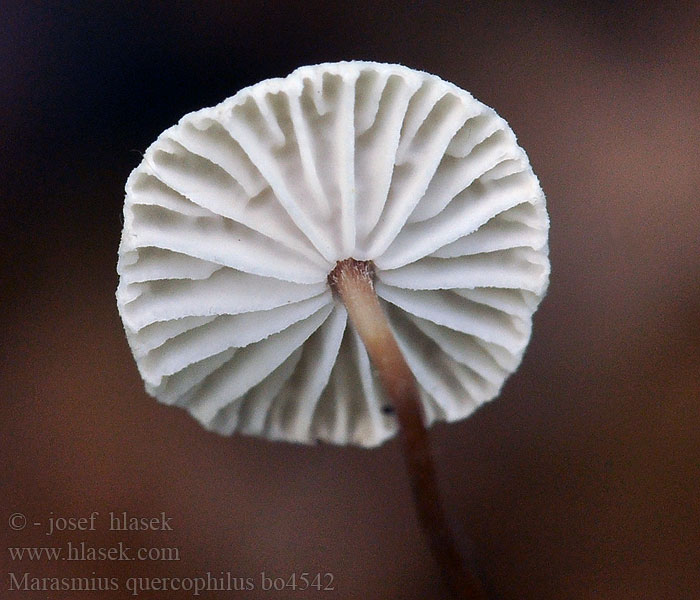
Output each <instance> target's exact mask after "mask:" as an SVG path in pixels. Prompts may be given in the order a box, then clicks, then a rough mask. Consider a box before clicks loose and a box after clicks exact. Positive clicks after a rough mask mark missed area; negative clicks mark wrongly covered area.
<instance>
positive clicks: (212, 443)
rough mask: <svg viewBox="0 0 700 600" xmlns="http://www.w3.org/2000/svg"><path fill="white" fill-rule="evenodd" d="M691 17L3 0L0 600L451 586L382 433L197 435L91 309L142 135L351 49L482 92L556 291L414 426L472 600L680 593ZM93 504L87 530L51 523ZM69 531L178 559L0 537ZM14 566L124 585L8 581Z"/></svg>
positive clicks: (101, 296)
mask: <svg viewBox="0 0 700 600" xmlns="http://www.w3.org/2000/svg"><path fill="white" fill-rule="evenodd" d="M699 24H700V7H699V5H698V4H697V3H694V2H691V3H687V4H683V3H682V2H675V3H672V4H671V3H653V2H615V3H612V2H603V1H601V0H594V1H587V2H585V3H584V2H580V3H577V2H573V3H561V4H560V3H551V4H546V3H540V2H535V3H508V2H503V3H502V2H497V3H471V2H456V1H454V2H450V1H445V2H440V3H437V2H435V3H428V2H411V3H406V4H404V3H397V2H388V1H382V0H375V1H374V2H369V1H367V0H354V1H353V2H347V3H333V2H330V3H329V2H317V1H315V0H312V1H307V2H304V3H301V2H298V3H297V2H277V3H262V2H214V1H205V2H196V3H194V2H193V3H185V2H172V3H159V2H133V3H127V2H114V3H110V2H80V1H76V2H67V3H59V2H24V1H16V0H5V1H4V2H3V3H2V9H1V10H0V207H1V212H0V219H1V220H0V248H1V251H0V273H1V275H0V286H1V288H0V294H1V298H0V301H1V303H2V304H1V306H2V310H1V311H0V373H1V379H0V419H1V421H0V440H1V441H0V453H1V456H2V460H1V461H0V500H1V506H2V515H0V516H1V518H0V539H1V540H2V544H0V570H1V571H2V573H1V574H2V582H1V583H0V589H2V592H0V596H2V597H3V598H9V599H14V598H39V597H42V598H43V597H46V598H51V599H59V600H62V599H73V598H88V597H103V596H104V597H109V598H128V597H133V596H131V595H130V593H129V592H128V591H126V590H125V589H124V587H125V585H126V580H127V578H128V577H194V576H201V575H203V574H205V573H206V572H211V573H212V574H214V575H218V574H219V573H220V572H222V571H223V572H230V573H231V574H232V575H233V576H234V577H243V578H246V577H252V578H253V580H254V581H255V584H256V588H257V589H256V590H253V591H247V592H241V593H238V594H237V593H231V594H228V595H225V594H216V593H213V592H212V593H209V594H203V596H202V597H212V598H213V597H229V596H230V597H238V596H240V597H245V598H251V599H253V598H267V597H271V596H272V597H280V598H293V597H315V596H322V597H336V598H363V599H364V600H371V599H386V598H405V599H413V598H415V599H424V600H431V599H438V598H445V597H446V590H445V589H444V588H443V587H442V583H441V582H440V580H439V577H438V571H437V568H436V566H435V564H434V562H433V560H432V558H431V556H430V554H429V552H428V549H427V546H426V543H425V541H424V539H423V537H422V536H421V532H420V531H419V529H418V524H417V521H416V517H415V515H414V511H413V506H412V503H411V497H410V490H409V487H408V481H407V477H406V474H405V472H404V470H403V464H402V461H401V456H400V454H399V450H398V445H397V443H396V442H395V441H392V442H389V443H387V444H385V445H384V446H382V447H381V448H379V449H377V450H373V451H366V450H360V449H352V448H351V449H342V448H341V449H339V448H334V447H326V446H321V447H313V448H310V447H298V446H294V445H288V444H272V443H267V442H264V441H258V440H253V439H247V438H243V437H233V438H221V437H218V436H216V435H214V434H210V433H207V432H205V431H204V430H203V429H202V428H201V427H200V426H199V425H198V424H197V423H196V422H195V421H194V420H193V419H191V418H190V417H189V416H187V415H186V413H184V412H183V411H180V410H177V409H172V408H167V407H164V406H161V405H159V404H157V403H156V402H155V401H154V400H153V399H151V398H149V397H148V396H147V395H146V393H145V392H144V390H143V386H142V383H141V380H140V378H139V375H138V372H137V370H136V367H135V365H134V362H133V360H132V358H131V355H130V352H129V349H128V347H127V344H126V340H125V338H124V335H123V331H122V327H121V323H120V320H119V318H118V315H117V310H116V306H115V300H114V290H115V288H116V285H117V276H116V272H115V263H116V253H117V246H118V243H119V236H120V231H121V223H120V218H121V210H122V202H123V185H124V182H125V180H126V178H127V176H128V174H129V172H130V171H131V170H132V169H133V168H134V167H135V166H136V165H137V164H138V163H139V162H140V158H141V157H140V153H141V152H142V151H143V150H144V149H145V148H146V147H147V146H148V145H149V144H150V143H151V142H152V141H153V140H154V139H155V138H156V136H157V135H158V134H159V133H160V132H161V131H162V130H163V129H165V128H166V127H168V126H170V125H172V124H174V123H175V122H176V121H177V120H178V119H179V118H180V117H181V116H182V115H183V114H185V113H187V112H189V111H191V110H194V109H198V108H201V107H204V106H209V105H213V104H216V103H217V102H219V101H221V100H223V99H224V98H226V97H227V96H230V95H232V94H233V93H234V92H236V91H237V90H238V89H240V88H241V87H243V86H246V85H250V84H253V83H255V82H257V81H259V80H261V79H265V78H268V77H272V76H284V75H286V74H288V73H289V72H290V71H292V70H293V69H294V68H296V67H297V66H300V65H302V64H311V63H316V62H323V61H332V60H341V59H352V58H355V59H370V60H379V61H385V62H400V63H403V64H406V65H408V66H410V67H414V68H419V69H423V70H426V71H429V72H432V73H435V74H437V75H439V76H441V77H443V78H444V79H447V80H450V81H452V82H454V83H456V84H457V85H459V86H460V87H463V88H465V89H467V90H469V91H470V92H472V93H473V94H474V95H475V96H476V97H477V98H478V99H480V100H481V101H483V102H484V103H486V104H488V105H490V106H492V107H494V108H495V109H496V110H497V111H498V112H499V113H500V114H501V115H502V116H503V117H505V118H506V119H507V120H508V121H509V122H510V124H511V126H512V127H513V129H514V130H515V132H516V134H517V135H518V137H519V140H520V143H521V144H522V146H523V147H524V148H525V149H526V150H527V152H528V154H529V155H530V158H531V161H532V164H533V166H534V169H535V172H536V173H537V174H538V176H539V177H540V180H541V182H542V185H543V188H544V190H545V192H546V194H547V198H548V206H549V211H550V216H551V222H552V229H551V259H552V280H551V287H550V291H549V294H548V296H547V297H546V299H545V301H544V303H543V304H542V306H541V308H540V310H539V312H538V313H537V315H536V319H535V327H534V336H533V339H532V342H531V345H530V347H529V349H528V352H527V354H526V356H525V360H524V363H523V365H522V367H521V369H520V370H519V371H518V372H517V373H516V374H515V375H514V376H513V377H512V378H511V379H510V380H509V381H508V383H507V384H506V387H505V389H504V391H503V394H502V396H501V397H500V398H499V399H497V400H495V401H494V402H492V403H490V404H489V405H487V406H484V407H483V408H482V409H480V410H479V411H478V412H477V413H476V414H475V415H474V416H473V417H472V418H470V419H468V420H467V421H464V422H461V423H458V424H454V425H451V426H445V425H439V426H436V427H434V428H433V429H432V430H431V435H432V439H433V441H434V445H435V454H436V457H437V460H438V468H439V470H440V482H441V488H442V490H443V494H444V499H445V507H446V510H447V512H448V514H449V518H450V521H451V523H452V526H453V528H454V529H455V531H456V532H457V533H458V535H459V538H460V541H461V543H462V544H463V550H464V552H465V555H467V556H470V557H471V558H472V559H473V560H474V561H475V563H476V564H477V565H478V568H479V569H480V571H481V573H482V576H483V578H484V580H485V581H486V582H487V584H488V586H489V589H490V592H491V594H492V597H493V598H494V599H496V598H499V599H503V600H506V599H512V600H525V599H538V600H543V599H550V598H551V599H557V600H561V599H579V598H581V599H584V598H585V599H590V598H601V599H603V598H605V599H621V600H626V599H640V598H644V599H647V598H660V599H665V598H669V599H674V600H686V599H688V600H692V599H697V598H700V403H699V400H698V397H699V395H700V393H699V392H700V193H699V191H698V190H700V169H699V168H698V164H699V161H698V156H699V149H700V78H699V77H698V72H699V71H700V26H699ZM93 511H98V512H99V513H100V517H99V518H98V521H97V529H98V530H97V531H86V532H76V531H66V532H58V533H55V534H54V535H51V536H47V535H45V533H46V530H45V527H46V526H47V525H48V523H49V520H50V518H51V517H82V516H89V515H90V513H91V512H93ZM110 511H114V512H117V513H121V512H123V511H127V512H128V513H129V514H131V515H139V516H150V515H159V514H160V513H161V512H163V511H164V512H165V513H166V514H167V516H168V517H171V518H172V520H171V523H172V527H173V531H172V532H168V531H166V532H153V531H148V532H114V531H108V530H107V524H108V514H109V512H110ZM13 513H22V514H24V515H25V516H26V517H27V519H28V525H27V527H26V528H25V529H24V530H21V531H18V530H17V531H16V530H13V529H12V528H11V527H10V524H9V522H8V519H9V517H10V515H12V514H13ZM34 522H41V523H42V526H34V525H33V524H32V523H34ZM69 541H70V542H72V543H74V544H76V543H79V542H80V541H86V542H87V543H89V544H91V545H95V546H112V545H115V544H117V543H119V542H123V543H125V544H126V545H127V546H130V547H134V548H136V547H140V546H144V547H156V548H157V547H176V548H178V549H179V552H180V558H181V560H179V561H173V562H167V561H165V562H164V561H136V562H119V561H99V562H89V561H88V562H85V561H72V562H62V561H48V560H27V559H25V560H23V561H18V560H12V558H11V556H10V554H9V551H8V550H7V549H6V547H7V548H9V547H16V546H61V545H63V546H65V545H66V544H67V543H68V542H69ZM263 571H264V572H265V573H266V574H267V575H271V576H275V577H289V576H290V575H291V574H293V573H296V574H300V573H302V572H310V573H312V574H315V573H332V574H333V576H334V584H335V588H336V591H334V592H329V591H328V592H313V593H312V592H310V591H307V592H304V593H300V592H297V593H296V594H295V593H293V592H291V591H287V592H278V593H275V592H263V591H261V590H260V580H259V578H260V573H261V572H263ZM10 572H13V573H15V575H20V576H21V575H23V574H24V573H25V572H28V573H30V576H32V577H34V576H36V577H92V576H95V577H116V578H118V580H119V584H120V587H121V588H122V589H121V590H120V591H112V592H108V593H106V592H103V593H98V592H96V593H87V592H70V591H57V592H51V593H50V594H46V593H40V592H18V591H9V590H8V586H9V583H10V580H9V576H8V574H9V573H10ZM190 596H191V594H190V593H172V592H167V593H166V592H146V593H143V594H141V596H140V597H147V598H186V597H190Z"/></svg>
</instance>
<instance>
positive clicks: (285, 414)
mask: <svg viewBox="0 0 700 600" xmlns="http://www.w3.org/2000/svg"><path fill="white" fill-rule="evenodd" d="M547 230H548V218H547V213H546V210H545V204H544V195H543V193H542V190H541V189H540V186H539V183H538V180H537V178H536V176H535V175H534V173H533V171H532V169H531V167H530V164H529V162H528V158H527V156H526V155H525V152H524V151H523V150H522V149H521V148H520V147H519V146H518V145H517V142H516V139H515V136H514V134H513V133H512V131H511V130H510V128H509V127H508V125H507V123H506V122H505V121H504V120H503V119H501V118H500V117H499V116H498V115H497V114H496V113H495V112H494V111H493V110H492V109H490V108H488V107H486V106H484V105H483V104H482V103H480V102H478V101H477V100H475V99H474V98H473V97H472V96H471V95H470V94H468V93H467V92H465V91H463V90H461V89H459V88H457V87H456V86H454V85H452V84H450V83H447V82H445V81H443V80H441V79H439V78H438V77H436V76H433V75H429V74H426V73H423V72H419V71H414V70H411V69H408V68H406V67H402V66H398V65H385V64H377V63H370V62H343V63H337V64H322V65H315V66H310V67H303V68H300V69H298V70H296V71H295V72H294V73H292V74H291V75H289V76H288V77H286V78H284V79H272V80H268V81H264V82H262V83H259V84H257V85H254V86H252V87H249V88H246V89H244V90H242V91H240V92H239V93H237V94H236V95H235V96H233V97H232V98H229V99H228V100H226V101H224V102H222V103H221V104H219V105H217V106H214V107H212V108H207V109H203V110H199V111H197V112H193V113H190V114H188V115H186V116H185V117H183V118H182V119H181V120H180V122H179V123H178V124H177V125H175V126H174V127H171V128H170V129H168V130H166V131H165V132H164V133H163V134H162V135H161V136H160V137H159V138H158V139H157V140H156V141H155V142H154V143H153V144H152V145H151V146H150V148H149V149H148V150H147V151H146V153H145V156H144V159H143V161H142V163H141V164H140V165H139V166H138V167H137V168H136V169H135V170H134V171H133V173H132V174H131V176H130V177H129V180H128V182H127V185H126V202H125V207H124V231H123V235H122V241H121V246H120V249H119V263H118V271H119V275H120V282H119V287H118V290H117V302H118V306H119V312H120V314H121V317H122V319H123V321H124V326H125V329H126V333H127V337H128V340H129V343H130V345H131V348H132V350H133V353H134V356H135V357H136V362H137V365H138V368H139V371H140V372H141V375H142V376H143V378H144V380H145V382H146V389H147V390H148V392H149V393H150V394H152V395H153V396H155V397H156V398H158V399H159V400H160V401H162V402H165V403H168V404H175V405H178V406H182V407H185V408H186V409H187V410H188V411H189V412H190V413H191V414H192V415H193V416H195V417H196V418H197V419H198V420H200V421H201V422H202V424H204V425H205V426H206V427H208V428H210V429H213V430H215V431H218V432H220V433H223V434H231V433H233V432H236V431H240V432H242V433H246V434H253V435H263V436H266V437H269V438H275V439H284V440H290V441H297V442H314V441H316V440H326V441H329V442H333V443H337V444H346V443H354V444H359V445H362V446H375V445H377V444H380V443H381V442H383V441H384V440H386V439H387V438H389V437H390V436H392V435H393V434H394V433H395V431H396V417H395V415H393V414H386V413H387V412H388V411H387V410H386V407H387V406H388V401H387V398H385V392H384V391H383V390H382V386H381V385H380V384H379V381H378V378H377V375H376V373H375V372H374V370H373V369H372V367H371V365H370V360H369V358H368V355H367V351H366V349H365V346H364V345H363V343H362V341H361V340H360V338H359V337H358V334H357V332H356V330H355V328H354V327H353V326H351V325H350V324H349V322H348V319H347V312H346V309H345V307H344V305H343V302H342V301H341V300H340V299H339V298H338V297H337V296H334V294H333V293H332V290H331V289H330V286H329V282H328V276H329V274H330V273H331V272H332V271H333V269H334V268H335V266H336V264H337V263H338V261H342V260H344V259H348V258H353V259H355V260H356V261H368V262H371V264H372V265H373V269H374V277H375V289H376V293H377V294H378V295H379V297H380V298H381V304H382V305H383V307H384V309H385V312H386V313H387V315H388V318H389V323H390V326H391V329H392V330H393V333H394V334H395V336H396V339H397V342H398V345H399V347H400V349H401V352H402V353H403V355H404V357H405V360H406V362H407V363H408V365H409V367H410V369H411V371H412V373H413V375H414V376H415V379H416V380H417V383H418V386H419V390H420V400H421V403H422V407H423V410H424V413H425V418H426V420H427V422H428V423H430V422H433V421H435V420H447V421H454V420H457V419H462V418H464V417H466V416H468V415H469V414H470V413H471V412H472V411H473V410H474V409H475V408H476V407H478V406H479V405H480V404H482V403H483V402H485V401H487V400H490V399H491V398H493V397H494V396H496V395H497V394H498V392H499V390H500V388H501V386H502V384H503V382H504V381H505V379H506V378H507V377H508V375H509V374H510V373H512V372H513V370H514V369H515V368H516V367H517V366H518V364H519V362H520V360H521V357H522V355H523V351H524V349H525V346H526V345H527V343H528V340H529V337H530V330H531V319H532V313H533V312H534V310H535V309H536V307H537V305H538V303H539V301H540V300H541V298H542V296H543V294H544V292H545V289H546V286H547V282H548V276H549V262H548V258H547V253H548V249H547Z"/></svg>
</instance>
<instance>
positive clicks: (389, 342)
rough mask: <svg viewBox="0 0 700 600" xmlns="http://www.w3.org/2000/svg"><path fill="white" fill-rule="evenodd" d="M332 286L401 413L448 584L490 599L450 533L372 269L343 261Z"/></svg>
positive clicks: (409, 458)
mask: <svg viewBox="0 0 700 600" xmlns="http://www.w3.org/2000/svg"><path fill="white" fill-rule="evenodd" d="M328 281H329V283H330V285H331V288H332V289H333V290H334V292H335V293H336V294H338V296H340V298H341V299H342V301H343V303H344V304H345V308H346V309H347V311H348V314H349V315H350V320H351V321H352V323H353V325H354V326H355V329H356V330H357V332H358V333H359V334H360V337H361V338H362V341H363V342H364V344H365V347H366V348H367V352H368V354H369V357H370V360H371V361H372V364H373V366H374V368H375V369H376V370H377V373H378V374H379V379H380V380H381V382H382V385H383V387H384V391H385V392H386V394H387V395H388V396H389V399H390V400H391V403H392V405H393V407H394V409H395V411H396V417H397V420H398V422H399V436H400V438H401V443H402V446H403V453H404V457H405V459H406V464H407V467H408V473H409V476H410V479H411V487H412V488H413V497H414V500H415V503H416V508H417V511H418V517H419V519H420V522H421V525H422V526H423V530H424V531H425V534H426V535H427V536H428V541H429V543H430V548H431V550H432V552H433V555H434V556H435V559H436V560H437V562H438V564H439V565H440V569H441V572H442V575H443V578H444V579H445V582H446V583H447V585H448V587H449V588H450V590H451V591H452V593H453V595H454V596H455V598H460V599H470V600H483V599H485V598H486V595H485V593H484V589H483V586H482V584H481V581H479V579H478V578H477V577H476V575H475V574H473V573H471V572H470V571H468V570H467V569H466V568H465V565H464V564H463V561H462V559H461V557H460V555H459V551H458V550H457V546H456V544H455V542H454V539H453V538H452V535H451V534H450V531H449V529H448V527H447V522H446V520H445V515H444V513H443V511H442V506H441V504H440V497H439V493H438V487H437V480H436V477H435V467H434V465H433V460H432V457H431V452H430V444H429V440H428V432H427V430H426V428H425V425H424V421H423V414H422V410H421V403H420V396H419V393H418V386H417V384H416V381H415V379H414V377H413V373H412V372H411V370H410V369H409V368H408V365H407V364H406V361H405V360H404V357H403V355H402V354H401V351H400V350H399V347H398V345H397V344H396V339H395V338H394V335H393V333H392V331H391V329H390V328H389V323H388V321H387V318H386V315H385V314H384V311H383V310H382V307H381V306H380V304H379V299H378V298H377V294H376V293H375V291H374V283H373V269H372V265H371V263H369V262H364V261H356V260H355V259H352V258H349V259H347V260H343V261H340V262H338V264H337V265H336V267H335V269H334V270H333V271H332V272H331V274H330V275H329V276H328Z"/></svg>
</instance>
